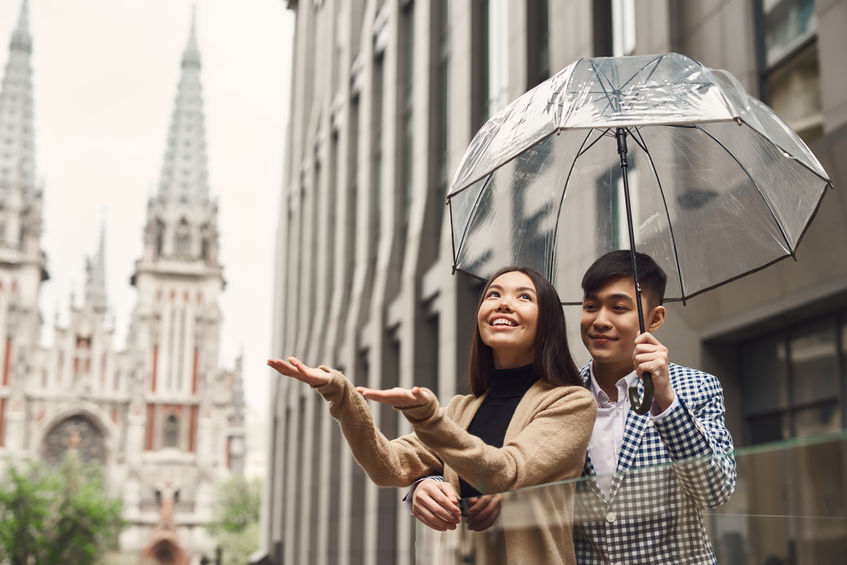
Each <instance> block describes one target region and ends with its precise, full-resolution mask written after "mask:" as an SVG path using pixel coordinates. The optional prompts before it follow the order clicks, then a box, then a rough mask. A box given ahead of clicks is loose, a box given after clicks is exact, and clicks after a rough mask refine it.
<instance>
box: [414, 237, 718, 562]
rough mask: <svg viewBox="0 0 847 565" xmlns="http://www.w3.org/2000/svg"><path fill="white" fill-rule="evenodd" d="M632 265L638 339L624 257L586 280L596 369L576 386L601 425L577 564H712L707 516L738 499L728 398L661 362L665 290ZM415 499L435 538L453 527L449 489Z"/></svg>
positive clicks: (692, 372) (661, 280)
mask: <svg viewBox="0 0 847 565" xmlns="http://www.w3.org/2000/svg"><path fill="white" fill-rule="evenodd" d="M636 261H637V269H638V280H639V284H640V286H641V288H642V296H641V301H642V308H643V311H644V320H645V329H646V331H645V333H643V334H640V327H639V323H638V309H637V304H636V298H635V283H634V277H633V272H632V260H631V257H630V253H629V251H626V250H619V251H613V252H611V253H608V254H606V255H604V256H602V257H600V258H599V259H597V261H595V262H594V263H593V264H592V265H591V267H589V268H588V270H587V271H586V273H585V276H584V277H583V280H582V288H583V292H584V299H583V305H582V316H581V320H580V333H581V334H582V340H583V343H584V344H585V346H586V348H587V349H588V351H589V353H590V354H591V358H592V359H591V361H590V362H589V363H588V365H586V366H585V367H584V368H583V369H582V371H581V374H582V378H583V381H584V382H585V385H586V387H588V389H589V390H590V391H591V392H592V393H593V394H594V397H595V399H596V400H597V405H598V414H597V420H596V422H595V425H594V431H593V433H592V436H591V440H590V442H589V447H588V456H587V458H586V462H585V468H584V469H583V476H585V477H588V478H587V479H586V480H584V481H582V482H580V483H579V484H578V486H577V496H576V503H575V510H574V511H575V517H574V536H573V537H574V546H575V550H576V557H577V562H578V563H580V564H593V563H604V564H605V563H651V564H652V563H716V562H717V560H716V558H715V555H714V551H713V550H712V546H711V543H710V542H709V538H708V536H707V534H706V529H705V525H704V522H703V517H702V509H703V508H713V507H715V506H719V505H721V504H723V503H724V502H726V500H727V499H728V498H729V496H730V495H731V494H732V492H733V491H734V490H735V459H734V457H733V445H732V438H731V436H730V434H729V431H728V430H727V429H726V426H725V423H724V404H723V391H722V389H721V385H720V382H719V381H718V380H717V378H715V377H714V376H712V375H709V374H706V373H703V372H701V371H698V370H696V369H690V368H687V367H682V366H679V365H675V364H673V363H670V362H669V361H668V350H667V348H666V347H665V346H664V345H662V343H661V342H659V340H657V339H656V338H655V336H653V333H652V332H655V331H656V330H658V329H659V328H661V327H662V325H663V324H664V322H665V319H666V317H667V311H666V310H665V308H664V306H662V302H663V299H664V292H665V284H666V281H667V278H666V276H665V274H664V272H662V270H661V268H659V266H658V265H656V263H655V262H654V261H653V259H652V258H650V257H649V256H648V255H645V254H642V253H639V254H637V256H636ZM645 372H649V373H650V375H651V377H652V380H653V387H654V400H653V404H652V406H651V409H650V411H649V413H648V414H644V415H638V414H636V413H635V412H633V411H632V410H631V409H630V404H629V395H628V389H629V387H630V386H636V385H637V387H638V391H639V394H640V395H642V394H643V391H644V386H643V383H642V382H641V380H640V378H641V377H642V375H643V374H644V373H645ZM683 461H684V462H683ZM680 462H682V463H680ZM672 463H673V465H671V464H672ZM411 494H412V495H413V500H412V501H411V502H412V504H411V507H412V512H413V514H414V515H415V516H416V517H417V518H418V519H419V520H421V521H422V522H423V523H425V524H427V525H428V526H430V527H433V528H435V529H440V530H444V529H452V528H454V527H455V524H456V523H457V522H458V515H457V512H456V511H455V504H456V503H455V500H456V497H455V493H452V492H450V491H449V488H447V487H445V484H444V483H439V482H437V481H423V482H421V483H419V484H418V485H417V488H415V489H414V490H413V491H412V493H411ZM480 502H483V501H480ZM480 505H481V506H482V504H480ZM483 508H485V510H484V511H483V513H484V514H486V515H488V514H491V513H492V512H491V510H490V509H489V508H488V507H486V506H484V507H483ZM483 508H480V510H483ZM498 508H499V506H498ZM488 522H489V521H488V520H486V521H485V524H484V525H486V526H487V525H488ZM469 527H472V524H469Z"/></svg>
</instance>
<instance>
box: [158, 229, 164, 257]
mask: <svg viewBox="0 0 847 565" xmlns="http://www.w3.org/2000/svg"><path fill="white" fill-rule="evenodd" d="M164 245H165V224H163V223H162V221H161V220H157V221H156V256H157V257H158V256H159V255H161V254H162V248H163V247H164Z"/></svg>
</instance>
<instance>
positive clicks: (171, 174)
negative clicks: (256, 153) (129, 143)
mask: <svg viewBox="0 0 847 565" xmlns="http://www.w3.org/2000/svg"><path fill="white" fill-rule="evenodd" d="M195 13H196V12H192V16H191V29H190V32H189V37H188V43H187V45H186V47H185V50H184V51H183V55H182V73H181V76H180V80H179V85H178V86H177V94H176V98H175V100H174V108H173V112H172V113H171V124H170V129H169V130H168V139H167V148H166V150H165V159H164V163H163V165H162V174H161V177H160V179H159V199H160V200H162V201H166V202H168V203H173V204H176V205H179V204H183V205H189V206H191V205H195V206H196V205H198V204H202V203H204V202H206V201H207V200H208V198H209V186H208V183H209V181H208V170H207V156H206V124H205V121H204V116H203V88H202V84H201V83H200V50H199V48H198V47H197V32H196V28H195Z"/></svg>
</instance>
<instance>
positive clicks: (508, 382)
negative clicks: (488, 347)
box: [459, 365, 538, 498]
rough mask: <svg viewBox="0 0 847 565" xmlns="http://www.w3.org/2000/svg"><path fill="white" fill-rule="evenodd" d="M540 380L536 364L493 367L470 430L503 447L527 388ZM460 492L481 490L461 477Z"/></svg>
mask: <svg viewBox="0 0 847 565" xmlns="http://www.w3.org/2000/svg"><path fill="white" fill-rule="evenodd" d="M537 380H538V375H536V374H535V371H534V370H533V365H525V366H523V367H516V368H514V369H491V370H490V371H489V372H488V396H486V397H485V400H483V401H482V404H481V405H480V406H479V410H477V412H476V414H475V415H474V417H473V420H471V423H470V425H469V426H468V433H470V434H473V435H475V436H477V437H478V438H480V439H481V440H482V441H484V442H485V443H487V444H488V445H493V446H494V447H503V438H504V437H506V428H508V427H509V422H511V421H512V416H513V415H514V414H515V409H516V408H517V407H518V403H519V402H520V401H521V399H522V398H523V395H524V394H526V391H528V390H529V388H530V387H531V386H532V385H533V383H535V381H537ZM459 485H460V489H459V494H460V496H461V497H462V498H467V497H469V496H479V495H480V494H481V493H480V492H479V491H478V490H476V489H475V488H474V487H472V486H471V485H469V484H468V483H466V482H465V481H464V479H462V478H461V477H459Z"/></svg>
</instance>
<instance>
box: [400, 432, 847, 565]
mask: <svg viewBox="0 0 847 565" xmlns="http://www.w3.org/2000/svg"><path fill="white" fill-rule="evenodd" d="M735 460H736V464H737V473H738V475H737V482H736V488H735V492H734V493H733V494H732V495H731V496H730V498H729V499H728V501H726V502H724V503H723V504H722V505H719V506H717V507H716V508H713V509H706V510H703V511H697V510H691V512H693V514H691V517H690V519H686V518H685V517H684V516H683V515H682V513H681V511H680V510H679V509H680V508H682V507H684V506H683V505H681V501H682V500H683V499H684V498H685V495H684V494H681V490H682V489H681V487H680V486H679V484H680V482H681V481H682V480H686V478H688V479H689V480H690V479H691V478H693V477H697V476H702V472H703V470H704V469H708V468H712V467H714V466H719V465H721V463H725V462H726V460H725V459H723V458H719V459H718V458H713V459H701V460H689V461H684V462H678V463H675V464H674V465H673V466H659V467H653V468H643V469H637V470H633V471H630V472H629V473H626V474H623V475H620V476H618V477H615V479H614V480H615V481H616V483H617V484H619V485H620V486H619V487H617V490H616V491H615V494H614V496H613V498H612V501H611V502H609V501H607V500H603V499H601V498H600V497H599V495H598V493H597V490H596V488H595V484H594V479H593V478H592V479H587V478H583V479H578V480H575V481H567V482H563V483H551V484H547V485H541V486H538V487H533V488H526V489H521V490H517V491H512V492H508V493H503V494H501V495H493V497H492V499H491V500H492V501H493V502H494V503H495V504H496V505H497V507H498V515H497V518H496V519H495V520H494V522H493V523H492V524H491V525H490V526H489V527H487V528H485V529H484V530H482V531H472V530H471V529H469V527H468V522H467V518H465V519H463V522H462V523H461V525H460V526H459V527H458V528H457V529H456V530H454V531H447V532H443V533H440V532H435V531H433V530H431V529H429V528H427V527H426V526H423V525H422V524H421V523H419V522H418V523H417V526H416V528H417V530H416V540H415V542H416V543H415V551H416V562H417V563H427V564H430V563H431V564H443V565H446V564H451V565H452V564H455V565H459V564H467V563H477V564H480V565H481V564H483V563H485V564H491V563H494V564H497V563H529V562H537V561H531V559H532V558H536V559H537V558H538V555H544V558H547V559H548V560H549V559H552V557H551V556H554V555H555V552H556V551H563V552H567V551H569V550H570V545H569V544H568V543H567V542H565V543H564V544H557V542H555V541H551V540H558V539H565V540H567V538H568V537H569V536H570V535H572V539H574V540H576V547H577V558H576V562H577V563H581V562H594V561H592V559H591V558H590V557H588V556H587V554H588V553H591V552H592V551H599V553H602V555H600V556H599V557H598V559H597V560H596V562H616V561H620V562H623V563H635V562H638V563H680V562H697V563H700V562H708V561H710V560H711V555H710V553H711V551H710V550H709V544H704V543H703V542H702V540H701V538H700V535H701V533H702V534H703V535H705V536H706V537H708V538H709V542H710V545H711V550H713V551H714V554H715V556H716V557H717V560H718V562H719V563H721V564H722V565H724V564H730V565H735V564H746V563H750V564H762V565H776V564H787V563H791V564H792V565H812V564H815V565H817V564H821V563H843V557H844V555H845V554H847V465H846V464H845V462H847V433H845V432H840V433H838V434H835V435H827V436H819V437H818V438H812V439H805V440H791V441H787V442H782V443H778V444H772V445H770V446H767V447H766V448H747V449H739V450H738V451H737V452H736V454H735ZM613 488H614V487H613ZM627 489H628V490H627ZM640 489H646V490H640ZM707 490H708V489H707ZM633 491H635V492H636V494H635V495H633V494H632V493H633ZM686 492H687V491H686ZM714 503H715V502H714V501H713V502H710V503H709V504H714ZM689 504H691V503H690V502H689ZM698 506H703V505H698ZM586 532H588V533H586ZM613 535H618V536H621V537H620V538H619V539H617V540H615V541H611V540H608V539H605V538H604V536H613ZM545 536H546V537H545ZM589 542H590V543H589ZM551 544H553V545H556V547H555V548H553V549H551V550H550V551H552V552H553V553H550V552H548V553H546V554H545V553H543V551H546V550H547V549H548V547H547V546H549V545H551ZM592 544H593V545H592ZM539 548H542V549H541V550H539ZM539 551H542V553H539ZM704 552H705V553H704ZM528 559H530V560H528ZM542 559H543V558H542Z"/></svg>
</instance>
